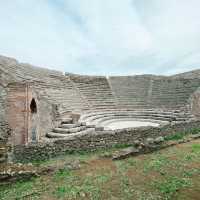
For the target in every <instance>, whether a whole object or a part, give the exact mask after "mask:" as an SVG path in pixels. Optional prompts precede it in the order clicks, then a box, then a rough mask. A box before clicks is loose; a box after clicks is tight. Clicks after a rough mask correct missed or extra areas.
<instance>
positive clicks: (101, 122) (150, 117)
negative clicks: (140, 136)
mask: <svg viewBox="0 0 200 200" xmlns="http://www.w3.org/2000/svg"><path fill="white" fill-rule="evenodd" d="M192 118H193V116H192V115H190V114H189V113H187V114H186V113H180V112H178V111H171V112H170V111H168V112H166V111H161V110H160V111H158V110H157V111H155V110H132V111H122V110H119V111H117V110H115V111H107V112H105V111H102V112H90V113H89V112H88V113H85V114H83V115H82V116H81V118H80V121H81V122H86V124H87V125H95V126H97V127H106V124H107V123H110V122H112V121H113V122H114V121H119V122H120V121H123V122H125V121H134V122H137V121H140V122H149V123H156V124H159V125H166V124H168V123H169V122H173V121H174V122H184V121H188V120H191V119H192Z"/></svg>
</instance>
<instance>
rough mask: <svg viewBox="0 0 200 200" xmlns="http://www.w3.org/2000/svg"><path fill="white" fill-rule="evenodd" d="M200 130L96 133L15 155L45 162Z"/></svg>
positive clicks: (187, 127) (29, 148)
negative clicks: (76, 152)
mask: <svg viewBox="0 0 200 200" xmlns="http://www.w3.org/2000/svg"><path fill="white" fill-rule="evenodd" d="M194 128H198V129H199V128H200V122H190V123H183V124H175V125H168V126H165V127H163V128H150V127H145V128H139V129H126V130H118V131H104V132H102V131H101V132H94V133H90V134H86V135H79V136H73V137H70V138H68V139H65V140H57V141H55V142H52V143H48V144H44V143H43V144H32V145H28V146H16V147H15V149H14V155H15V160H16V161H32V160H44V159H47V158H50V157H54V156H57V155H62V154H65V153H66V152H71V151H83V150H89V151H94V150H97V149H100V148H107V147H112V146H115V145H123V144H133V143H134V141H135V140H141V141H143V140H145V139H146V138H148V137H151V138H156V137H158V136H166V135H170V134H174V133H177V132H187V131H191V130H193V129H194Z"/></svg>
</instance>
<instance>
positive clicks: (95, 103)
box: [69, 74, 116, 110]
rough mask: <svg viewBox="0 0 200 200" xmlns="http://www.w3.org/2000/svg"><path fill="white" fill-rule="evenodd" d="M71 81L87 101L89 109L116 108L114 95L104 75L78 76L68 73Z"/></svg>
mask: <svg viewBox="0 0 200 200" xmlns="http://www.w3.org/2000/svg"><path fill="white" fill-rule="evenodd" d="M69 76H70V79H71V81H72V82H73V83H74V84H75V86H76V87H77V88H78V89H79V91H80V93H81V96H82V97H83V98H84V99H86V101H88V103H89V105H90V106H91V109H92V110H94V109H97V110H101V109H103V110H104V109H107V108H109V109H112V108H113V109H116V101H115V97H114V96H113V94H112V91H111V88H110V86H109V83H108V81H107V78H106V77H95V76H94V77H93V76H80V75H73V74H70V75H69Z"/></svg>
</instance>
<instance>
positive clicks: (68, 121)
mask: <svg viewBox="0 0 200 200" xmlns="http://www.w3.org/2000/svg"><path fill="white" fill-rule="evenodd" d="M72 121H73V119H72V118H64V119H62V120H61V124H72Z"/></svg>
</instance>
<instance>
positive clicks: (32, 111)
mask: <svg viewBox="0 0 200 200" xmlns="http://www.w3.org/2000/svg"><path fill="white" fill-rule="evenodd" d="M30 109H31V113H37V104H36V101H35V99H34V98H33V99H32V100H31V104H30Z"/></svg>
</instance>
